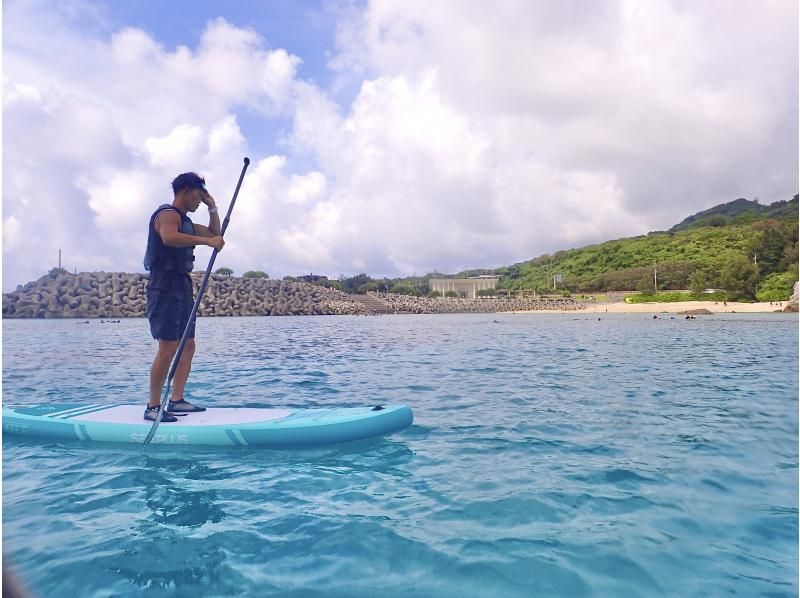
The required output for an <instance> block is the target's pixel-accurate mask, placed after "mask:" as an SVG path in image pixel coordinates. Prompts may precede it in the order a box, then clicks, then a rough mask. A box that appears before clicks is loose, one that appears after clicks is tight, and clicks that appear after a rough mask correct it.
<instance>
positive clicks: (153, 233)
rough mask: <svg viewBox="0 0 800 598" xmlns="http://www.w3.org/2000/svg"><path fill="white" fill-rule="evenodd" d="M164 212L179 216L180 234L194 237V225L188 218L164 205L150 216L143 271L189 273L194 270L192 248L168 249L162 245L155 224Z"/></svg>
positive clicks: (162, 242)
mask: <svg viewBox="0 0 800 598" xmlns="http://www.w3.org/2000/svg"><path fill="white" fill-rule="evenodd" d="M164 210H175V211H176V212H178V214H180V216H181V226H180V232H182V233H184V234H187V235H194V225H193V224H192V221H191V220H190V219H189V217H188V216H187V215H186V214H184V213H183V212H181V211H180V210H179V209H178V208H176V207H175V206H171V205H169V204H164V205H163V206H159V208H158V209H157V210H156V211H155V212H153V215H152V216H150V227H149V232H148V234H147V251H145V254H144V269H145V270H147V271H148V272H151V271H175V272H191V271H192V269H193V268H194V247H193V246H189V247H170V246H168V245H164V241H163V240H162V239H161V235H159V234H158V231H157V230H156V226H155V222H156V218H157V217H158V215H159V214H160V213H161V212H163V211H164Z"/></svg>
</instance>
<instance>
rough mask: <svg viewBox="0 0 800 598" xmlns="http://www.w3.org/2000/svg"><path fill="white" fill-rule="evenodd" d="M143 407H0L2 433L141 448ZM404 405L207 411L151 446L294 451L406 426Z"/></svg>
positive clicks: (162, 431)
mask: <svg viewBox="0 0 800 598" xmlns="http://www.w3.org/2000/svg"><path fill="white" fill-rule="evenodd" d="M143 413H144V405H34V406H24V407H3V432H4V433H5V434H9V435H14V436H29V437H39V438H45V439H50V440H81V441H85V442H126V443H133V444H142V443H143V442H144V439H145V437H146V436H147V433H148V432H149V431H150V428H151V426H152V425H153V422H149V421H145V420H144V419H143V418H142V414H143ZM413 419H414V417H413V414H412V412H411V409H410V408H408V407H406V406H405V405H387V406H385V407H384V406H370V407H351V408H332V409H323V408H315V409H277V408H274V409H273V408H253V407H209V408H208V409H207V410H206V411H203V412H200V413H190V414H188V415H186V416H183V417H179V418H178V421H177V422H170V423H163V422H162V423H161V424H160V425H159V427H158V431H157V432H156V435H155V437H154V438H153V440H152V442H153V443H158V444H185V445H220V446H245V445H247V446H268V447H294V446H314V445H324V444H333V443H337V442H349V441H351V440H361V439H363V438H371V437H373V436H382V435H384V434H390V433H392V432H396V431H398V430H402V429H403V428H406V427H408V426H410V425H411V422H412V421H413Z"/></svg>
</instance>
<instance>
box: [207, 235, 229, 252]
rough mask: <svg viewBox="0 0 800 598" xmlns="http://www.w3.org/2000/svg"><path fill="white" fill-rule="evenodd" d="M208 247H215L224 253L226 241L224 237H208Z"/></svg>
mask: <svg viewBox="0 0 800 598" xmlns="http://www.w3.org/2000/svg"><path fill="white" fill-rule="evenodd" d="M206 245H208V246H209V247H213V248H214V249H216V250H217V251H222V248H223V247H225V239H223V238H222V237H207V238H206Z"/></svg>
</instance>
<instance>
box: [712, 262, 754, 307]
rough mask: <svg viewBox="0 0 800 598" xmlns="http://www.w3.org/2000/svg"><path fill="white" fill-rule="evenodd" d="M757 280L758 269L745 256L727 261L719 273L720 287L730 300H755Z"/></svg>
mask: <svg viewBox="0 0 800 598" xmlns="http://www.w3.org/2000/svg"><path fill="white" fill-rule="evenodd" d="M758 279H759V276H758V267H757V266H756V265H755V264H754V263H753V262H752V260H750V259H748V257H747V256H745V255H739V256H736V257H734V258H732V259H731V260H729V261H728V262H727V263H726V264H725V266H724V267H723V268H722V271H721V272H720V285H721V286H722V288H723V289H725V291H726V292H727V293H728V296H729V297H730V298H731V299H745V300H753V299H755V298H756V285H757V284H758Z"/></svg>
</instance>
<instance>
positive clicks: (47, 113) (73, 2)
mask: <svg viewBox="0 0 800 598" xmlns="http://www.w3.org/2000/svg"><path fill="white" fill-rule="evenodd" d="M3 28H4V29H3V76H4V78H3V117H4V121H3V122H4V135H3V289H4V290H5V291H8V290H13V288H14V287H15V286H16V285H18V284H24V283H25V282H27V281H29V280H33V279H36V278H38V277H39V276H41V275H42V274H44V273H46V272H47V271H48V270H49V269H50V268H52V267H53V266H54V265H55V264H56V260H57V255H58V250H59V249H61V250H62V255H63V264H64V266H65V267H67V268H68V269H70V270H73V269H77V270H79V271H96V270H105V271H128V272H141V271H142V264H141V256H142V253H143V250H144V244H145V239H146V234H147V231H146V223H147V220H148V217H149V215H150V213H151V212H152V210H153V209H154V208H155V207H156V206H158V205H159V204H161V203H164V202H165V201H170V200H171V197H170V194H169V181H171V179H172V178H173V177H174V176H175V175H177V174H178V173H180V172H183V171H186V170H196V171H198V172H200V173H201V174H203V175H204V176H205V177H206V179H207V181H208V185H209V188H210V189H211V191H212V193H214V195H215V196H216V197H217V200H218V202H219V204H220V206H221V207H222V208H223V209H225V208H226V207H227V204H228V202H229V200H230V195H231V193H232V190H233V187H234V185H235V182H236V178H237V175H238V172H239V168H240V165H241V160H242V157H243V156H244V155H248V156H249V157H250V158H251V159H252V166H251V168H250V170H249V172H248V175H247V178H246V179H245V184H244V186H243V188H242V193H241V195H240V199H239V201H238V202H237V208H236V212H235V213H234V216H233V219H232V222H231V226H230V228H229V229H228V235H227V245H226V248H225V250H224V252H223V253H222V255H221V256H220V258H219V259H218V262H217V263H218V264H219V265H220V266H223V265H224V266H228V267H231V268H233V270H234V271H235V272H236V273H241V272H244V271H246V270H253V269H257V270H264V271H266V272H268V273H269V274H271V275H272V276H275V277H280V276H284V275H287V274H290V275H297V274H303V273H308V272H315V273H320V274H326V275H329V276H338V275H340V274H347V275H351V274H357V273H359V272H367V273H369V274H371V275H373V276H376V277H382V276H398V275H410V274H422V273H425V272H429V271H432V270H434V269H436V270H438V271H440V272H454V271H459V270H462V269H465V268H477V267H487V268H489V267H496V266H500V265H505V264H510V263H514V262H518V261H522V260H526V259H530V258H532V257H535V256H537V255H541V254H543V253H552V252H554V251H558V250H561V249H567V248H570V247H578V246H582V245H586V244H590V243H596V242H601V241H604V240H607V239H612V238H618V237H623V236H633V235H639V234H645V233H647V232H649V231H651V230H663V229H666V228H669V227H670V226H672V225H673V224H675V223H676V222H678V221H680V220H682V219H683V218H684V217H685V216H687V215H689V214H691V213H694V212H697V211H699V210H702V209H707V208H709V207H711V206H713V205H716V204H718V203H722V202H726V201H731V200H733V199H736V198H738V197H746V198H750V199H752V198H755V197H758V198H759V199H760V200H761V201H762V202H763V203H768V202H772V201H776V200H781V199H789V198H790V197H792V196H793V195H794V194H795V193H797V189H798V172H797V170H798V167H797V165H798V147H797V146H798V143H797V128H798V116H797V115H798V46H797V39H798V14H797V5H796V3H795V2H793V1H790V0H773V1H771V2H767V3H759V4H758V5H755V4H753V3H751V2H745V1H744V0H733V1H728V0H725V1H723V0H708V1H706V2H702V3H690V2H682V1H678V0H650V1H648V2H641V1H639V0H606V1H599V2H593V3H582V2H579V3H554V2H550V1H544V0H542V1H535V0H509V1H508V2H503V3H496V4H495V3H486V2H481V1H478V0H438V1H437V2H435V3H431V2H424V1H422V0H407V1H404V2H397V1H396V0H372V1H369V2H366V1H365V2H348V1H345V0H341V1H337V0H328V1H325V2H290V1H288V0H276V1H270V2H244V1H227V2H210V1H199V2H188V1H170V2H155V1H153V0H137V1H133V0H119V1H115V2H107V3H102V2H94V1H91V0H62V1H60V2H55V1H54V0H7V1H6V2H4V3H3ZM732 40H735V42H734V41H732ZM196 218H197V219H198V220H199V221H201V222H203V221H204V219H205V218H206V216H205V215H204V214H200V213H198V214H196ZM43 231H46V234H43ZM197 253H198V260H197V263H198V264H202V263H203V262H204V260H205V259H207V255H208V252H206V251H205V249H204V248H198V251H197Z"/></svg>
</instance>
